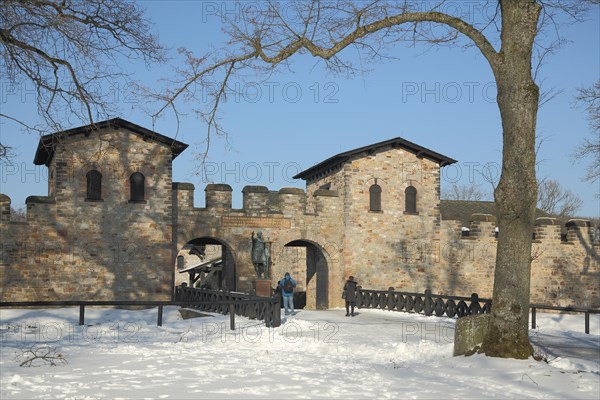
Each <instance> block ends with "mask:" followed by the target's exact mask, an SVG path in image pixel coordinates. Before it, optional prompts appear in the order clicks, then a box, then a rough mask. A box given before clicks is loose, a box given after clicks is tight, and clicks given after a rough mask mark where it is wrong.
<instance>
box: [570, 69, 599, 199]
mask: <svg viewBox="0 0 600 400" xmlns="http://www.w3.org/2000/svg"><path fill="white" fill-rule="evenodd" d="M577 91H578V95H577V97H575V100H576V102H577V104H579V105H580V106H583V107H585V109H586V111H587V113H588V118H589V120H590V129H591V130H592V134H591V135H590V137H589V138H586V139H584V140H583V142H582V143H581V144H580V145H579V146H577V148H576V149H575V153H574V154H573V156H574V158H575V160H578V161H579V160H582V159H584V158H588V157H589V158H591V159H592V163H591V164H590V165H589V166H588V167H587V169H586V174H585V178H584V179H585V180H587V181H590V182H596V181H597V180H598V179H600V80H599V81H597V82H596V83H595V84H594V85H593V86H592V87H589V88H579V89H578V90H577ZM599 195H600V194H599Z"/></svg>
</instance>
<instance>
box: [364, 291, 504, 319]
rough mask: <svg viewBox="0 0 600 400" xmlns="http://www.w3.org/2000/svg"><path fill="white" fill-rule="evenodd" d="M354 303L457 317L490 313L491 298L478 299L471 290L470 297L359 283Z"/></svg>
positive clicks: (370, 306)
mask: <svg viewBox="0 0 600 400" xmlns="http://www.w3.org/2000/svg"><path fill="white" fill-rule="evenodd" d="M356 305H357V307H358V308H379V309H383V310H391V311H404V312H414V313H422V314H425V315H435V316H437V317H442V316H447V317H450V318H453V317H459V318H460V317H464V316H465V315H471V314H483V313H489V312H490V309H491V307H492V301H491V300H489V299H480V298H479V296H478V295H477V293H473V294H472V295H471V297H460V296H445V295H441V294H432V293H431V291H430V290H426V291H425V293H413V292H397V291H395V290H394V288H389V289H388V290H370V289H363V288H361V287H360V286H359V287H358V293H357V299H356Z"/></svg>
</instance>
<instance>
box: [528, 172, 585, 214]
mask: <svg viewBox="0 0 600 400" xmlns="http://www.w3.org/2000/svg"><path fill="white" fill-rule="evenodd" d="M582 205H583V201H582V200H581V198H579V196H577V195H576V194H574V193H573V192H571V191H570V190H568V189H567V190H565V189H563V187H562V186H561V185H560V183H558V181H556V180H553V179H542V180H541V181H540V183H539V186H538V207H539V208H540V209H541V210H543V211H545V212H547V213H548V214H551V215H554V216H556V217H558V218H561V219H566V218H569V217H574V216H575V213H576V212H577V211H578V210H579V209H580V208H581V206H582Z"/></svg>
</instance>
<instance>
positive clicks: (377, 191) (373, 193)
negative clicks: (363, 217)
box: [369, 184, 381, 211]
mask: <svg viewBox="0 0 600 400" xmlns="http://www.w3.org/2000/svg"><path fill="white" fill-rule="evenodd" d="M369 199H370V202H369V211H381V186H379V185H378V184H374V185H371V187H370V188H369Z"/></svg>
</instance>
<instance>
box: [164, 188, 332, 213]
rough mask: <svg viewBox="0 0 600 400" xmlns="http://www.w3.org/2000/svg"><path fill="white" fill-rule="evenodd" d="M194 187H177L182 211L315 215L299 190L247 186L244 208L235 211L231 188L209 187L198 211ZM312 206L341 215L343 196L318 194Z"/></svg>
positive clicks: (243, 201) (319, 210) (178, 201)
mask: <svg viewBox="0 0 600 400" xmlns="http://www.w3.org/2000/svg"><path fill="white" fill-rule="evenodd" d="M194 189H195V187H194V185H193V184H191V183H181V182H174V183H173V192H174V193H173V197H174V199H176V201H177V207H178V208H179V209H181V210H186V209H187V210H191V209H196V210H202V209H204V210H211V211H216V212H244V213H246V214H248V215H257V216H260V215H268V214H283V215H284V216H288V217H293V216H294V215H300V214H312V213H311V212H309V211H308V210H307V204H309V203H311V202H309V201H308V196H309V195H308V194H307V193H306V192H305V191H304V190H303V189H299V188H290V187H285V188H281V189H280V190H279V191H272V190H269V189H268V188H267V187H266V186H245V187H244V188H243V189H242V195H243V200H242V208H241V209H233V208H232V192H233V189H232V188H231V186H229V185H227V184H214V183H212V184H208V185H207V186H206V188H205V189H204V192H205V199H206V206H205V207H204V208H200V209H197V208H194ZM312 197H313V201H312V203H313V204H314V205H315V212H316V213H331V214H332V215H333V214H336V213H338V212H340V210H341V209H340V208H339V205H338V204H337V203H338V200H339V194H338V192H337V191H335V190H324V189H319V190H316V191H315V192H314V193H313V194H312Z"/></svg>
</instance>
